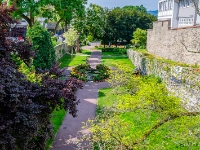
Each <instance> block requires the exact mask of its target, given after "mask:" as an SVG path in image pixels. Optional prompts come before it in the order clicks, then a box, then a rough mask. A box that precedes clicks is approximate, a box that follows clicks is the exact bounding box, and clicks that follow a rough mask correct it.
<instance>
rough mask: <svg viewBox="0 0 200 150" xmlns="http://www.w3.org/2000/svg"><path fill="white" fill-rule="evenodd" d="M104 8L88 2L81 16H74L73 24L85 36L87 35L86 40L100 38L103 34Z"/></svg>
mask: <svg viewBox="0 0 200 150" xmlns="http://www.w3.org/2000/svg"><path fill="white" fill-rule="evenodd" d="M106 10H107V9H104V8H102V7H101V6H99V5H96V4H90V5H89V7H88V8H87V9H86V10H85V13H84V14H83V15H82V16H81V17H76V19H75V20H74V21H73V26H74V27H75V28H76V29H77V30H78V31H79V33H81V34H83V35H84V36H85V37H88V36H89V39H88V41H93V40H98V39H101V38H102V37H103V36H104V35H105V24H106ZM83 18H84V19H83ZM91 37H92V38H91Z"/></svg>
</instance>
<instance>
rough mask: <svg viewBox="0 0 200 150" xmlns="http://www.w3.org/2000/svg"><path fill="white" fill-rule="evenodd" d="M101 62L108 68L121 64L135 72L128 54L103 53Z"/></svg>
mask: <svg viewBox="0 0 200 150" xmlns="http://www.w3.org/2000/svg"><path fill="white" fill-rule="evenodd" d="M101 62H102V63H103V64H105V65H107V66H113V63H120V64H123V65H124V66H127V67H129V68H130V69H132V70H133V68H134V66H133V64H132V62H131V61H130V59H129V58H128V57H127V55H126V54H120V53H114V52H102V60H101Z"/></svg>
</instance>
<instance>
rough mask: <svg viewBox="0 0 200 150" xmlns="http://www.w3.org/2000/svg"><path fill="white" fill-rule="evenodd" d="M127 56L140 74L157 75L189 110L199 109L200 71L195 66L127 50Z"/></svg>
mask: <svg viewBox="0 0 200 150" xmlns="http://www.w3.org/2000/svg"><path fill="white" fill-rule="evenodd" d="M128 57H129V59H130V60H131V61H132V63H133V64H134V65H135V66H136V68H138V69H139V70H140V72H141V74H142V75H155V76H159V77H160V78H161V79H162V81H163V83H164V84H166V87H167V89H168V90H169V91H171V92H173V93H174V94H175V95H176V96H178V97H180V98H181V99H182V100H183V102H184V105H185V107H186V108H187V109H188V110H189V111H199V110H200V109H199V108H200V107H197V106H200V72H199V70H198V69H196V68H192V67H181V66H178V65H172V64H170V63H167V61H164V59H163V60H162V59H156V58H149V57H147V56H145V55H144V54H143V53H140V52H136V51H134V50H131V49H130V50H128Z"/></svg>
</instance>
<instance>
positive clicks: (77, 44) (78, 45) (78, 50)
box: [76, 37, 80, 53]
mask: <svg viewBox="0 0 200 150" xmlns="http://www.w3.org/2000/svg"><path fill="white" fill-rule="evenodd" d="M76 52H78V53H80V37H78V39H77V40H76Z"/></svg>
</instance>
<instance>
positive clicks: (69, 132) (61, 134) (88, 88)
mask: <svg viewBox="0 0 200 150" xmlns="http://www.w3.org/2000/svg"><path fill="white" fill-rule="evenodd" d="M84 49H89V50H91V51H92V54H91V56H90V58H89V59H88V64H90V66H91V67H92V68H96V65H97V64H100V62H101V55H102V54H101V51H99V50H93V49H92V47H85V48H84ZM106 87H109V84H108V83H107V82H98V83H96V82H87V83H84V84H83V89H79V90H78V91H77V93H76V96H77V99H80V103H79V105H78V113H77V115H78V117H76V118H73V117H72V116H71V115H69V114H67V115H66V116H65V118H64V120H63V123H62V125H61V126H60V129H59V131H58V133H57V135H56V138H55V140H54V143H53V146H52V150H77V149H88V147H87V148H80V147H81V146H84V145H85V144H86V145H87V143H84V142H83V143H80V142H79V137H80V135H81V136H82V135H87V134H90V131H89V130H84V129H82V126H83V122H87V120H88V119H93V118H94V117H95V110H96V104H97V98H98V90H99V89H101V88H106Z"/></svg>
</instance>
